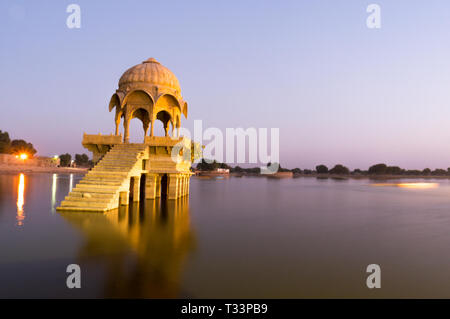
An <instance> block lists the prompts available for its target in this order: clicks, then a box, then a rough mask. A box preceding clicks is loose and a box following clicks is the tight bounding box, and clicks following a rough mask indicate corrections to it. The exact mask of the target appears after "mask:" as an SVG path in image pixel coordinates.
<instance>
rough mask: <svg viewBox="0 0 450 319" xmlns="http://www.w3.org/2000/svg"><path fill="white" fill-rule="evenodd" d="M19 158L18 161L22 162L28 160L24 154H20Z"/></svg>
mask: <svg viewBox="0 0 450 319" xmlns="http://www.w3.org/2000/svg"><path fill="white" fill-rule="evenodd" d="M19 157H20V159H22V160H26V159H27V158H28V155H27V154H25V153H22V154H20V155H19Z"/></svg>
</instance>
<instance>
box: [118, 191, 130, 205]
mask: <svg viewBox="0 0 450 319" xmlns="http://www.w3.org/2000/svg"><path fill="white" fill-rule="evenodd" d="M129 199H130V196H129V192H120V193H119V205H128V204H129Z"/></svg>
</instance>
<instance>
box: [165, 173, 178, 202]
mask: <svg viewBox="0 0 450 319" xmlns="http://www.w3.org/2000/svg"><path fill="white" fill-rule="evenodd" d="M178 179H179V178H178V174H169V192H168V194H167V198H168V199H177V198H178V191H179V190H178Z"/></svg>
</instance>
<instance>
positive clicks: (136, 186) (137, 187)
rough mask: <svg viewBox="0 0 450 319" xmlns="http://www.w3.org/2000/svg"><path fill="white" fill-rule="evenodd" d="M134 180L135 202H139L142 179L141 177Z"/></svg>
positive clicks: (133, 192) (135, 177)
mask: <svg viewBox="0 0 450 319" xmlns="http://www.w3.org/2000/svg"><path fill="white" fill-rule="evenodd" d="M131 178H132V179H133V188H132V189H131V192H132V194H133V202H138V201H139V195H140V194H139V191H140V186H141V177H140V176H133V177H131Z"/></svg>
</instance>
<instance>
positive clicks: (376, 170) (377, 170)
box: [369, 164, 387, 175]
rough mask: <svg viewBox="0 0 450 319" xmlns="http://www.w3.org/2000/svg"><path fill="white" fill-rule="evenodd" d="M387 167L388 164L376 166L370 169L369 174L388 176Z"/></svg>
mask: <svg viewBox="0 0 450 319" xmlns="http://www.w3.org/2000/svg"><path fill="white" fill-rule="evenodd" d="M386 169H387V165H386V164H376V165H372V166H370V167H369V174H377V175H381V174H386Z"/></svg>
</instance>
